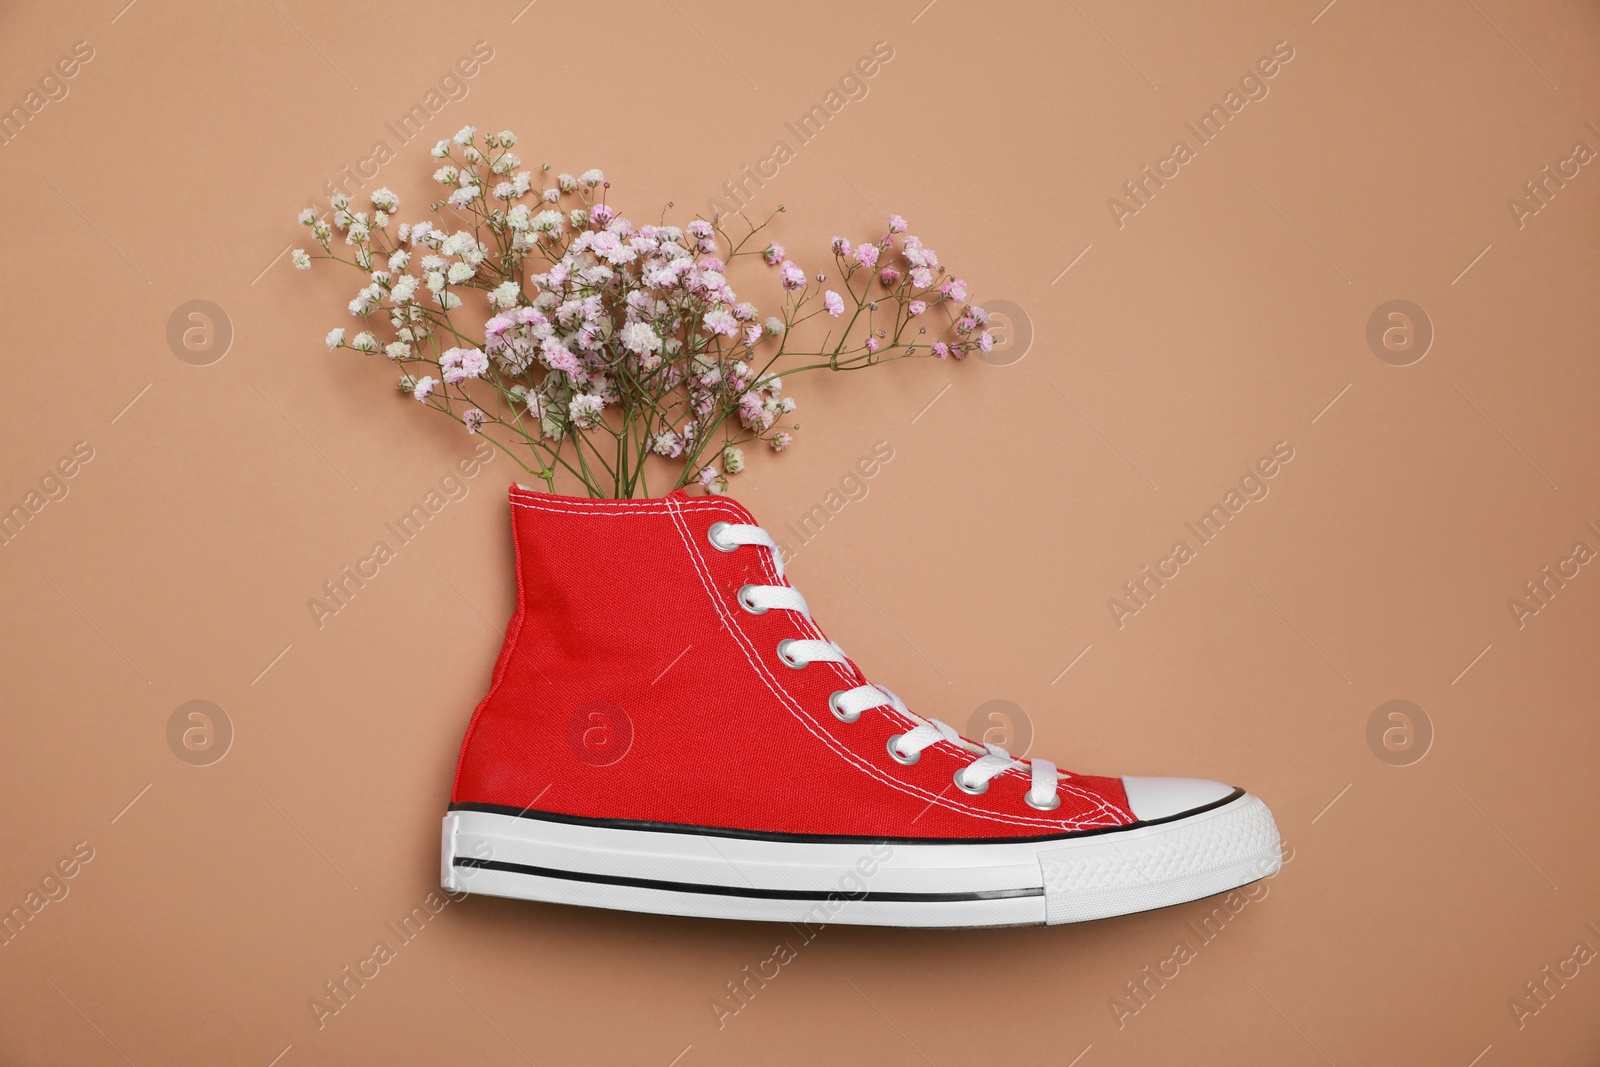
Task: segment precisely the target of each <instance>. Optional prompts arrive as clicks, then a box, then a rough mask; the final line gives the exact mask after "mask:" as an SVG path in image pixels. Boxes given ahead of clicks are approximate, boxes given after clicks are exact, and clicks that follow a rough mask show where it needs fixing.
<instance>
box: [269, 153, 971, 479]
mask: <svg viewBox="0 0 1600 1067" xmlns="http://www.w3.org/2000/svg"><path fill="white" fill-rule="evenodd" d="M516 143H517V138H516V136H515V135H514V134H512V133H511V132H510V131H503V132H501V133H497V134H487V135H483V136H480V135H479V134H478V131H477V130H476V129H474V128H473V127H471V126H468V127H466V128H464V129H462V130H461V131H460V132H459V133H457V134H456V135H455V137H454V138H453V139H452V140H447V141H440V142H439V143H438V144H437V145H435V146H434V149H433V155H434V157H435V158H436V159H437V160H438V161H439V169H438V170H437V171H435V173H434V179H435V180H436V181H438V183H439V184H440V185H442V186H444V187H445V188H446V189H448V190H449V193H448V194H447V195H446V196H445V198H444V199H442V200H439V201H437V202H435V203H434V204H433V205H431V208H432V212H433V214H432V217H431V218H429V219H423V220H421V221H418V222H412V223H403V224H399V225H398V226H396V227H395V228H394V229H393V230H391V226H393V225H394V224H395V223H396V219H395V213H396V212H397V211H398V209H399V206H400V203H399V199H398V198H397V197H396V196H395V194H394V193H392V192H390V191H389V190H388V189H379V190H377V191H375V192H374V193H373V194H372V196H371V202H372V210H371V211H357V210H354V207H353V204H352V202H351V200H350V198H349V197H346V196H338V197H335V198H334V199H333V201H332V218H331V220H329V219H327V218H322V217H319V216H318V215H317V213H316V212H315V210H313V209H311V208H307V209H306V210H305V211H303V212H301V213H300V222H302V223H303V224H305V225H306V226H308V227H310V228H311V233H312V236H313V237H314V238H315V240H316V242H317V243H318V244H319V245H320V246H321V247H322V250H323V252H324V253H325V255H318V256H313V255H311V254H309V253H307V252H306V251H305V250H304V249H296V250H295V251H294V255H293V258H294V264H295V266H296V267H298V268H300V269H302V270H305V269H309V268H310V267H311V264H312V260H313V259H323V258H326V259H331V260H336V261H338V262H340V263H348V264H349V265H350V266H352V267H354V268H356V269H357V270H359V271H360V272H361V273H362V275H363V276H364V284H363V285H362V287H361V290H360V291H359V292H358V293H356V295H355V299H353V300H351V301H350V314H351V315H353V316H355V317H357V318H359V319H361V320H362V322H363V327H362V328H361V329H359V330H358V331H356V332H355V334H354V336H348V337H347V336H346V330H345V329H344V328H342V327H341V328H338V329H335V330H332V331H330V332H329V334H328V336H327V339H326V340H327V345H328V348H329V349H330V350H331V349H336V348H349V349H354V350H356V351H358V352H371V353H374V354H381V355H383V356H385V357H387V358H388V359H390V360H392V361H393V362H394V363H395V364H396V365H398V367H399V368H400V369H401V371H402V372H403V373H402V375H401V377H400V379H399V387H400V389H401V391H403V392H404V393H406V394H408V395H410V396H412V397H414V398H415V399H416V400H418V401H420V402H421V403H423V404H424V405H426V406H428V407H431V408H433V409H435V410H437V411H442V412H444V413H445V414H447V415H449V416H450V417H451V418H452V419H455V420H456V421H458V422H460V423H461V424H463V425H464V426H465V428H466V430H467V432H468V433H473V434H480V435H482V436H484V437H485V438H487V439H488V440H489V441H490V442H491V443H492V444H494V445H495V446H496V447H498V448H500V449H501V450H502V451H504V452H505V453H506V454H507V455H509V456H511V457H512V459H514V460H515V461H516V462H517V463H518V464H519V465H521V466H522V467H523V468H524V469H526V470H527V471H528V472H529V473H530V474H532V475H533V476H535V477H537V478H539V479H541V480H543V481H544V482H545V484H546V486H547V487H548V488H549V489H550V490H551V491H554V490H555V480H556V477H557V475H558V473H561V472H565V474H568V475H571V476H572V477H574V478H576V479H577V480H579V481H580V482H582V483H583V486H584V488H585V489H586V490H587V492H588V493H589V495H590V496H594V497H631V496H634V495H638V494H643V495H649V493H650V487H649V485H648V483H647V481H646V468H647V466H651V463H649V462H647V461H651V460H652V457H660V459H658V460H655V461H654V467H655V469H657V470H662V469H665V470H666V471H668V472H669V473H671V474H673V475H675V477H676V481H675V482H674V484H673V488H677V487H680V486H684V485H688V484H690V483H692V482H698V483H699V484H700V485H702V486H704V487H706V489H707V490H709V491H711V492H714V493H721V492H725V491H726V490H727V486H728V482H727V479H728V476H730V475H736V474H738V473H739V472H740V471H741V470H742V469H744V463H745V459H744V452H743V446H744V445H747V444H750V443H752V442H757V441H765V442H766V443H767V444H768V445H769V446H770V447H771V448H773V449H774V450H778V451H782V450H783V449H784V448H786V447H788V445H789V443H790V441H791V439H792V437H791V431H792V430H794V429H795V428H796V427H795V425H794V423H793V420H792V419H791V418H790V416H792V414H793V412H794V409H795V401H794V398H793V397H789V396H784V395H782V384H783V383H782V377H780V376H787V375H790V374H794V373H798V372H800V371H807V370H822V369H826V370H835V371H842V370H856V369H860V368H863V367H869V366H874V365H877V364H879V363H884V362H888V361H890V360H893V359H903V358H905V357H908V356H935V357H938V358H940V359H944V358H949V357H954V358H956V359H960V358H962V357H963V356H964V355H966V354H967V353H968V352H971V351H973V350H981V351H984V352H987V351H989V349H990V348H991V346H992V345H993V341H992V339H991V338H990V335H989V333H988V331H987V330H986V329H985V328H984V327H985V326H986V325H987V322H988V317H987V316H986V315H985V313H984V311H983V309H982V308H980V307H974V306H972V305H970V304H968V303H967V290H966V283H965V282H963V281H962V280H961V279H960V278H957V277H954V276H952V275H950V274H949V273H948V272H947V271H946V269H945V268H944V267H943V266H941V265H940V264H939V258H938V256H937V255H935V254H934V251H933V249H931V248H928V247H927V246H925V245H924V244H923V243H922V242H921V241H920V240H918V239H917V238H916V237H915V236H912V235H911V234H909V233H907V231H906V223H905V220H904V219H902V218H900V217H899V216H898V215H890V216H889V218H888V220H887V229H888V232H887V233H884V234H883V235H882V236H881V237H878V238H876V239H873V240H869V241H864V242H861V243H859V244H856V245H852V244H851V242H850V241H848V240H846V239H845V238H843V237H835V238H834V239H833V245H832V249H831V256H832V260H833V266H832V268H831V274H832V277H833V280H832V282H831V283H830V281H829V273H827V272H819V273H817V274H815V275H808V274H807V273H806V271H805V270H803V269H802V268H801V267H799V266H798V265H796V264H795V263H794V262H793V261H792V260H790V259H789V258H788V256H787V255H786V253H785V251H784V248H783V246H782V245H780V244H776V243H773V242H765V243H763V241H762V240H761V239H760V238H759V235H760V234H761V233H762V231H763V230H765V229H766V228H767V226H768V225H769V224H770V223H771V222H772V218H773V216H770V215H769V216H768V217H767V218H766V219H765V220H763V221H762V222H760V223H759V224H755V223H751V222H749V221H748V220H744V232H743V234H742V236H740V238H739V239H738V240H737V241H735V240H733V239H732V238H730V236H729V235H728V234H727V233H726V232H725V230H724V229H723V227H722V225H721V223H720V221H719V220H715V219H713V220H707V219H703V218H697V219H695V220H693V221H691V222H689V223H688V224H687V225H686V226H684V227H682V228H679V227H677V226H670V225H646V226H638V227H636V226H634V225H633V223H631V222H630V221H629V220H628V219H627V218H625V217H623V216H622V215H621V214H619V213H618V211H617V210H616V208H615V207H613V206H612V205H611V204H609V203H608V202H607V200H608V191H609V189H610V187H611V183H610V182H607V181H606V180H605V178H604V175H602V174H601V172H600V171H598V170H589V171H585V172H584V173H583V174H580V175H579V176H577V177H576V178H574V177H573V176H572V175H570V174H560V175H557V176H556V177H555V180H554V182H553V183H552V182H551V181H550V175H549V170H550V168H549V166H548V164H547V165H545V166H544V167H543V168H541V169H540V170H539V171H538V173H537V175H535V174H534V173H533V172H530V171H527V170H521V169H519V168H520V167H521V161H520V160H519V159H518V157H517V156H516V155H515V154H514V153H513V152H512V148H513V147H514V146H515V145H516ZM536 183H537V184H536ZM782 210H783V208H782V207H781V206H780V207H779V208H778V211H782ZM741 218H742V216H741ZM751 256H759V257H760V258H761V260H762V261H763V262H764V263H765V264H766V265H767V266H768V267H769V268H771V270H772V271H773V272H774V273H775V274H776V280H777V288H778V291H779V293H781V296H780V298H779V299H780V300H781V306H780V307H779V309H778V313H777V314H773V315H768V316H765V317H763V316H762V314H761V312H760V311H758V310H757V308H756V306H755V305H754V304H751V303H747V302H742V301H740V300H739V299H738V297H737V296H736V295H735V294H734V292H733V290H732V289H731V288H730V287H729V284H728V279H727V276H726V274H727V271H728V267H729V264H730V263H731V262H732V261H733V260H735V259H738V258H739V257H751ZM480 294H481V295H480ZM468 300H472V301H473V305H472V307H470V308H469V307H467V306H465V305H466V303H467V301H468ZM485 314H487V316H488V317H487V320H486V321H485V319H484V315H485ZM818 316H821V317H822V319H821V320H820V321H819V323H817V324H814V325H813V326H812V327H809V328H807V329H804V330H801V331H799V334H797V333H796V330H797V327H801V326H802V325H803V324H805V323H807V322H808V321H809V320H811V319H813V318H816V317H818ZM824 326H825V327H826V329H825V331H824V330H823V329H821V327H824ZM800 334H803V335H805V336H814V335H817V334H822V340H821V341H820V343H816V344H815V346H814V347H812V345H810V344H807V345H804V346H801V345H799V344H798V342H797V343H796V344H795V347H791V339H792V338H795V337H797V336H799V335H800ZM930 335H931V336H930ZM663 461H664V462H665V463H666V466H665V467H664V468H663V466H662V463H663ZM658 481H659V479H658Z"/></svg>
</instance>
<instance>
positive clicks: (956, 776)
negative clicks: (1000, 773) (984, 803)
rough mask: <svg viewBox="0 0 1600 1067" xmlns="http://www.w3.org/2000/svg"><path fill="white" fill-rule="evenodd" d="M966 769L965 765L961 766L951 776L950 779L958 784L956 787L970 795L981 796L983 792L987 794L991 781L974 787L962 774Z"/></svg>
mask: <svg viewBox="0 0 1600 1067" xmlns="http://www.w3.org/2000/svg"><path fill="white" fill-rule="evenodd" d="M965 771H966V768H965V767H963V768H961V770H959V771H957V772H956V773H955V774H954V775H952V776H951V779H950V780H951V781H952V782H954V783H955V784H956V788H957V789H959V790H961V791H962V792H963V793H965V794H967V795H968V796H970V797H981V796H982V795H983V794H985V793H987V792H988V791H989V783H988V782H984V783H983V784H982V785H980V786H978V787H977V788H973V787H972V786H970V785H968V784H967V783H966V782H965V781H963V780H962V777H961V776H962V774H963V773H964V772H965Z"/></svg>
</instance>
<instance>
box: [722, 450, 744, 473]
mask: <svg viewBox="0 0 1600 1067" xmlns="http://www.w3.org/2000/svg"><path fill="white" fill-rule="evenodd" d="M722 469H723V471H724V472H726V473H728V474H738V473H739V472H740V471H742V470H744V449H742V448H736V447H735V446H733V445H729V446H728V447H727V448H724V449H723V450H722Z"/></svg>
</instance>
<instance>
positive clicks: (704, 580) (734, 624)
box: [666, 500, 1104, 829]
mask: <svg viewBox="0 0 1600 1067" xmlns="http://www.w3.org/2000/svg"><path fill="white" fill-rule="evenodd" d="M666 503H667V504H668V508H667V510H668V512H669V513H670V514H671V515H672V518H673V522H674V524H675V526H676V527H677V529H678V536H679V538H680V539H682V541H683V543H684V547H685V548H686V549H687V550H688V552H689V555H690V559H691V561H692V562H693V563H694V566H695V573H696V575H697V576H698V577H699V578H700V583H701V585H702V586H703V587H704V588H705V591H706V595H707V599H709V600H710V601H711V603H712V605H713V606H714V607H715V608H716V611H717V613H718V615H719V616H720V617H721V618H722V619H723V624H724V625H725V626H726V627H727V629H728V630H729V632H730V633H731V634H733V635H734V637H735V643H736V644H738V645H739V648H740V650H741V651H742V652H744V655H745V659H746V660H747V661H748V662H749V663H750V665H751V667H752V668H754V669H755V671H756V674H757V676H758V677H760V678H761V680H762V682H763V684H765V685H766V687H767V689H768V691H769V692H771V693H772V695H773V696H774V697H776V698H777V699H778V701H779V703H780V704H782V705H784V706H785V707H786V708H787V709H788V710H789V712H790V714H791V715H793V716H794V717H795V718H796V719H797V720H799V722H800V724H801V725H802V726H804V727H805V728H806V729H807V730H808V731H809V732H810V733H811V734H812V736H814V737H816V738H817V739H818V740H820V741H822V742H823V743H824V744H825V745H827V746H828V747H829V748H831V749H833V750H834V752H835V753H836V754H837V755H840V756H843V757H844V758H845V759H846V761H848V762H849V763H851V764H853V765H855V766H856V767H857V768H858V769H860V770H862V771H864V772H866V773H867V774H868V775H869V776H870V777H872V778H874V779H876V780H877V781H879V782H882V783H883V784H885V785H888V786H890V787H891V788H894V789H896V790H898V791H900V792H902V793H905V794H907V795H908V796H914V797H917V799H919V800H928V801H930V802H931V803H933V804H937V805H939V806H941V807H944V808H946V809H948V810H951V811H959V812H961V813H963V814H967V815H972V816H976V817H978V818H981V819H988V820H990V821H992V822H998V823H1002V824H1011V825H1016V826H1027V827H1038V826H1046V827H1056V826H1069V827H1071V828H1072V829H1084V828H1087V827H1088V826H1090V825H1097V824H1085V823H1083V822H1082V821H1081V820H1077V819H1059V820H1044V819H1038V820H1036V819H1031V818H1026V817H1023V818H1018V817H1014V816H1004V815H999V814H997V813H994V812H989V811H984V810H982V809H978V808H969V807H966V806H964V805H955V804H951V803H950V802H948V801H946V800H945V799H944V798H943V797H942V796H941V795H940V794H938V793H932V792H928V791H924V790H921V789H919V788H918V787H916V786H912V785H909V784H908V783H902V782H900V781H898V780H896V779H892V778H886V777H884V775H883V773H882V772H881V770H880V769H879V768H878V767H876V766H875V765H873V764H872V763H870V762H868V761H866V760H863V759H862V758H861V757H859V756H857V755H856V753H855V752H853V751H851V750H850V749H849V748H846V747H843V746H841V745H840V743H839V742H838V741H837V740H836V739H835V738H834V737H833V736H832V735H829V734H826V733H820V732H818V730H817V729H816V727H815V726H814V725H813V723H812V722H811V721H810V720H809V719H808V717H807V716H806V715H805V714H804V712H803V711H802V709H801V708H800V707H799V706H798V702H796V701H795V700H794V698H793V697H792V696H790V695H789V694H788V693H787V692H786V691H783V690H782V687H781V686H775V685H774V684H773V682H772V680H771V675H770V674H769V673H768V671H767V668H766V666H765V665H764V664H762V663H761V662H760V661H759V660H758V659H757V658H756V657H754V656H753V655H752V654H751V650H752V649H753V647H754V644H753V642H751V641H750V639H749V637H748V635H746V634H745V633H744V632H743V631H742V630H741V629H739V627H738V620H737V619H736V617H735V616H734V615H733V614H732V612H730V611H729V610H728V609H727V608H726V606H725V605H723V604H722V602H721V601H720V600H719V599H718V598H717V596H716V592H715V589H714V587H713V585H712V584H711V581H710V576H709V573H708V571H707V569H706V567H705V566H704V558H703V557H702V556H701V554H700V552H699V549H698V547H697V546H696V545H695V544H694V543H693V539H692V538H691V537H690V536H689V534H688V527H687V524H685V523H684V522H683V520H682V513H681V504H682V502H681V501H670V500H669V501H666ZM751 525H755V524H754V523H752V524H751ZM819 632H820V631H819ZM1101 806H1102V807H1104V802H1103V801H1102V802H1101Z"/></svg>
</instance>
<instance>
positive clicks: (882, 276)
mask: <svg viewBox="0 0 1600 1067" xmlns="http://www.w3.org/2000/svg"><path fill="white" fill-rule="evenodd" d="M878 280H879V281H880V282H882V283H883V287H884V288H885V289H893V288H894V287H895V286H896V285H898V284H899V283H900V272H899V271H897V270H895V269H894V268H893V267H885V268H883V269H882V270H880V271H879V272H878Z"/></svg>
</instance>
